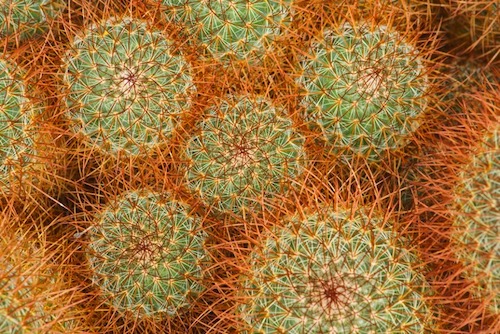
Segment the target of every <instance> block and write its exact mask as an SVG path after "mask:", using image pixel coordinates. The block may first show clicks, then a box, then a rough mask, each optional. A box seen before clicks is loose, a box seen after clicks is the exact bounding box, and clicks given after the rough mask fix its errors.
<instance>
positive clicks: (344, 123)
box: [297, 23, 427, 159]
mask: <svg viewBox="0 0 500 334" xmlns="http://www.w3.org/2000/svg"><path fill="white" fill-rule="evenodd" d="M309 54H310V57H308V58H307V59H304V60H303V61H302V63H301V70H302V75H301V76H300V77H299V78H298V79H297V83H298V84H299V86H301V87H302V88H303V90H304V91H305V93H304V98H303V100H302V105H303V107H304V108H305V111H306V114H305V118H306V121H307V122H308V123H309V124H310V126H311V128H313V129H315V130H317V131H320V132H321V133H322V135H323V138H324V139H325V140H326V141H327V142H329V143H330V144H332V145H333V146H334V151H335V152H337V153H338V152H340V153H341V152H347V154H349V151H350V152H351V153H356V154H360V155H363V156H366V157H370V158H374V159H376V158H377V156H378V155H379V154H380V153H382V152H383V151H386V150H393V149H396V148H399V147H401V146H404V145H405V139H406V137H407V136H408V134H409V133H411V132H412V131H414V129H415V128H416V127H418V120H417V118H418V116H419V114H421V113H422V112H423V109H424V108H425V106H426V104H427V102H426V97H425V91H426V88H427V77H426V73H425V70H424V67H423V65H422V63H423V62H422V59H420V57H419V55H418V53H417V51H416V49H415V48H414V47H413V46H412V45H411V44H409V43H407V42H406V41H405V40H404V39H403V38H402V37H401V36H400V35H399V34H398V33H397V32H396V31H392V30H390V29H388V28H387V27H385V26H378V27H375V28H374V29H373V28H371V27H369V26H368V25H366V24H364V23H360V24H359V25H357V26H351V25H350V24H344V25H343V26H342V27H341V28H340V29H339V30H338V31H333V30H326V31H325V32H324V34H323V35H322V36H321V37H320V38H319V40H317V41H315V42H313V44H312V47H311V49H310V51H309Z"/></svg>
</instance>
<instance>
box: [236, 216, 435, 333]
mask: <svg viewBox="0 0 500 334" xmlns="http://www.w3.org/2000/svg"><path fill="white" fill-rule="evenodd" d="M381 223H382V221H381V219H379V218H371V219H369V217H368V216H367V215H365V214H364V213H363V211H361V210H358V211H356V212H354V214H353V216H352V217H350V212H349V211H344V210H340V211H332V210H329V211H327V212H324V215H323V214H322V213H318V212H315V213H310V214H307V216H305V217H304V218H300V217H299V216H298V215H295V216H293V217H291V218H290V219H289V220H287V222H286V225H285V226H284V227H279V228H275V229H273V230H272V232H271V233H268V234H267V236H266V237H264V238H263V240H261V242H260V243H259V247H258V248H257V249H255V250H254V251H253V253H252V255H251V260H250V263H251V267H250V268H251V269H250V270H249V271H248V272H247V273H245V274H244V276H243V279H242V281H243V283H242V285H243V286H242V288H241V289H239V291H240V292H239V294H240V297H242V300H243V302H242V304H241V305H240V306H239V307H238V313H239V315H240V316H241V317H242V319H243V320H244V322H245V323H246V325H247V326H248V327H247V328H243V327H242V328H241V332H242V333H287V334H299V333H311V334H312V333H424V328H426V327H427V326H428V325H430V321H431V318H430V317H431V314H430V309H429V308H428V306H427V304H426V302H425V296H424V293H425V292H426V291H425V290H426V288H425V286H424V280H423V276H422V274H420V273H419V272H417V271H415V270H414V269H413V268H412V267H413V265H415V264H416V257H415V256H414V255H413V254H412V253H411V252H410V250H408V249H406V248H403V246H402V245H403V244H405V241H404V240H403V239H402V238H401V239H398V238H397V237H396V235H395V234H394V233H393V232H391V230H390V229H388V228H386V227H382V224H381ZM250 328H251V330H250Z"/></svg>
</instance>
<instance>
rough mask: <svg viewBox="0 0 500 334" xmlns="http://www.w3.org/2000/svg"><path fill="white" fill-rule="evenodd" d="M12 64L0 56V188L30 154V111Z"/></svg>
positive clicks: (27, 161) (6, 184)
mask: <svg viewBox="0 0 500 334" xmlns="http://www.w3.org/2000/svg"><path fill="white" fill-rule="evenodd" d="M30 106H31V104H30V103H29V100H28V98H26V95H25V87H24V84H23V81H22V80H21V79H20V73H19V71H17V68H16V66H15V65H13V64H11V63H10V62H7V61H5V60H3V59H0V191H6V190H7V189H8V188H9V185H10V184H11V181H12V178H13V173H15V172H16V170H18V169H19V168H22V167H24V166H26V165H27V164H28V163H29V161H30V160H31V157H32V156H33V154H34V144H33V139H32V136H31V135H30V133H29V131H28V129H29V124H30V121H31V116H32V115H33V112H32V110H31V107H30Z"/></svg>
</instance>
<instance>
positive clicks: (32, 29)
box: [0, 0, 58, 40]
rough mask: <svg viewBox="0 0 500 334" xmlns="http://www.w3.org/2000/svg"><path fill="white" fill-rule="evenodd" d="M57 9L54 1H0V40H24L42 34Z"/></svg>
mask: <svg viewBox="0 0 500 334" xmlns="http://www.w3.org/2000/svg"><path fill="white" fill-rule="evenodd" d="M57 7H58V5H56V4H55V0H0V38H4V37H8V36H16V37H18V38H19V39H20V40H24V39H27V38H30V37H33V36H35V35H37V34H39V33H42V32H44V31H45V30H47V28H48V24H47V18H48V17H51V16H54V15H55V13H56V12H57Z"/></svg>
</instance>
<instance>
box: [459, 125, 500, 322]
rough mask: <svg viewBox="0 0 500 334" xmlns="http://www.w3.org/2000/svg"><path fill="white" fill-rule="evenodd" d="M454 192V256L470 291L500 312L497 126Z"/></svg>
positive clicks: (499, 131) (499, 150) (499, 140)
mask: <svg viewBox="0 0 500 334" xmlns="http://www.w3.org/2000/svg"><path fill="white" fill-rule="evenodd" d="M454 193H455V200H454V205H455V208H456V215H455V219H454V222H453V235H452V241H453V247H454V250H455V254H456V257H457V259H458V260H459V261H460V262H461V263H462V264H464V266H465V267H466V271H465V276H466V277H467V278H469V279H470V280H472V281H474V282H475V283H476V286H475V291H474V293H475V294H476V295H477V296H481V297H485V298H486V299H488V301H487V304H488V305H489V308H490V310H492V312H494V313H500V241H499V239H498V236H499V235H500V225H499V224H498V222H499V221H500V127H498V126H497V127H496V129H494V131H493V132H492V133H490V134H489V135H488V136H487V137H486V138H485V139H484V140H483V145H482V147H481V149H480V150H479V151H478V152H477V153H476V155H475V156H474V157H473V159H472V161H471V162H470V164H469V165H468V166H466V167H465V168H464V170H463V172H462V173H461V175H460V182H459V184H458V185H457V186H456V188H455V192H454Z"/></svg>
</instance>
